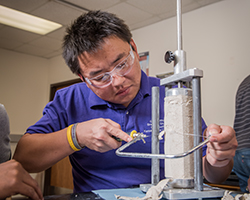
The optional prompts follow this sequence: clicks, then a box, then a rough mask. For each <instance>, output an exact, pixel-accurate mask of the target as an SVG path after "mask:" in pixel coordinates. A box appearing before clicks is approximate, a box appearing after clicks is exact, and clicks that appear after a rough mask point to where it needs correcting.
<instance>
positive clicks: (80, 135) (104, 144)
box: [76, 118, 132, 152]
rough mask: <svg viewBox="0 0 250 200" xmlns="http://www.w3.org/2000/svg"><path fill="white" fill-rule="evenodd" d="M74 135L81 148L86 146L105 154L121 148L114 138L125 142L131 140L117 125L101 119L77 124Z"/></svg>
mask: <svg viewBox="0 0 250 200" xmlns="http://www.w3.org/2000/svg"><path fill="white" fill-rule="evenodd" d="M76 135H77V140H78V142H79V144H80V145H81V146H86V147H88V148H89V149H92V150H95V151H98V152H106V151H109V150H111V149H117V148H118V147H119V146H121V142H119V141H117V140H116V139H114V137H116V138H119V139H121V140H124V141H126V142H129V141H131V140H132V138H131V137H130V136H129V135H128V134H127V133H125V132H123V131H122V130H121V127H120V125H119V124H118V123H116V122H114V121H112V120H110V119H103V118H99V119H93V120H89V121H85V122H82V123H79V124H78V125H77V129H76Z"/></svg>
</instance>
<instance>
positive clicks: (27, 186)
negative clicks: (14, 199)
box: [0, 160, 43, 200]
mask: <svg viewBox="0 0 250 200" xmlns="http://www.w3.org/2000/svg"><path fill="white" fill-rule="evenodd" d="M0 170H1V172H2V173H1V174H0V177H1V179H0V186H1V185H2V183H4V185H5V186H4V191H1V188H0V193H2V194H3V195H4V196H5V197H7V196H11V195H14V194H22V195H25V196H27V197H30V198H31V199H34V200H41V199H43V196H42V192H41V190H40V188H39V186H38V184H37V182H36V181H35V180H34V179H33V178H32V177H31V176H30V174H29V173H28V172H27V171H26V170H25V169H24V168H23V167H22V165H21V164H20V163H19V162H17V161H15V160H10V161H8V162H5V163H3V164H1V165H0ZM0 196H1V195H0Z"/></svg>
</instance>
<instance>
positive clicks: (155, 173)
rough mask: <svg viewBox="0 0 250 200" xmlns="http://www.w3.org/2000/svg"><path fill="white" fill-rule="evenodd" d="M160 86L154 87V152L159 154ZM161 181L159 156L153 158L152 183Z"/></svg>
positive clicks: (152, 147)
mask: <svg viewBox="0 0 250 200" xmlns="http://www.w3.org/2000/svg"><path fill="white" fill-rule="evenodd" d="M159 103H160V102H159V87H152V145H151V152H152V154H159V151H160V150H159V148H160V147H159V139H158V134H159ZM159 181H160V161H159V159H158V158H152V160H151V184H153V185H156V184H158V183H159Z"/></svg>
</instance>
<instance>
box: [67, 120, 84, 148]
mask: <svg viewBox="0 0 250 200" xmlns="http://www.w3.org/2000/svg"><path fill="white" fill-rule="evenodd" d="M73 125H74V124H72V125H70V126H69V127H68V128H67V139H68V142H69V145H70V147H71V149H73V150H74V151H80V150H81V149H78V148H76V146H75V145H74V143H73V140H72V136H71V130H72V126H73Z"/></svg>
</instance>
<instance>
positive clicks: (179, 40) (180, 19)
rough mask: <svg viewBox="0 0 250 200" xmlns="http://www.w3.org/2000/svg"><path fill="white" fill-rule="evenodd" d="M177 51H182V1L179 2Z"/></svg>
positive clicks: (178, 0)
mask: <svg viewBox="0 0 250 200" xmlns="http://www.w3.org/2000/svg"><path fill="white" fill-rule="evenodd" d="M177 50H182V18H181V0H177Z"/></svg>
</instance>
